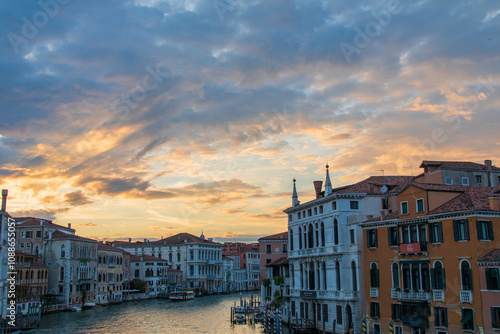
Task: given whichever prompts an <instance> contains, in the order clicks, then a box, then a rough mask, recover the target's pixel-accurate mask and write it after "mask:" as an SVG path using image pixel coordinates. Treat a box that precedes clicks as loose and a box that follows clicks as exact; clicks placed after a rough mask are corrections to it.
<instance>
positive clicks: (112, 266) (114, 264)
mask: <svg viewBox="0 0 500 334" xmlns="http://www.w3.org/2000/svg"><path fill="white" fill-rule="evenodd" d="M114 267H116V263H114V262H110V263H108V268H114Z"/></svg>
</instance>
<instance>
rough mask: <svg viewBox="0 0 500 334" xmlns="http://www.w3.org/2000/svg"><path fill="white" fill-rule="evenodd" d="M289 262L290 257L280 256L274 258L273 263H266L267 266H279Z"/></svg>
mask: <svg viewBox="0 0 500 334" xmlns="http://www.w3.org/2000/svg"><path fill="white" fill-rule="evenodd" d="M286 264H288V257H286V256H284V257H280V258H279V259H277V260H274V261H273V262H271V263H268V264H266V267H277V266H282V265H286Z"/></svg>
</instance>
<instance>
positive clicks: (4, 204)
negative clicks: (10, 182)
mask: <svg viewBox="0 0 500 334" xmlns="http://www.w3.org/2000/svg"><path fill="white" fill-rule="evenodd" d="M8 195H9V191H8V190H7V189H2V211H3V212H5V210H6V209H7V196H8Z"/></svg>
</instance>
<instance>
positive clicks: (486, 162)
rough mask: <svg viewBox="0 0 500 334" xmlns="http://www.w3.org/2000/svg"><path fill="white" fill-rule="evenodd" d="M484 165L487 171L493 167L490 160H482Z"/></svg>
mask: <svg viewBox="0 0 500 334" xmlns="http://www.w3.org/2000/svg"><path fill="white" fill-rule="evenodd" d="M484 165H485V166H486V168H488V169H491V167H492V166H493V165H492V163H491V160H484Z"/></svg>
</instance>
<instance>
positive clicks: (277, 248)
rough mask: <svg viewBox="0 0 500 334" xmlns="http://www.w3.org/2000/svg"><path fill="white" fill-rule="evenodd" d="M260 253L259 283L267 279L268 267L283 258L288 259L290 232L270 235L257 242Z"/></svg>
mask: <svg viewBox="0 0 500 334" xmlns="http://www.w3.org/2000/svg"><path fill="white" fill-rule="evenodd" d="M257 241H258V242H259V253H260V273H259V283H260V284H262V280H264V278H267V274H266V265H267V264H269V263H271V262H273V261H276V260H278V259H280V258H282V257H288V232H282V233H278V234H273V235H268V236H265V237H262V238H259V240H257Z"/></svg>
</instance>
